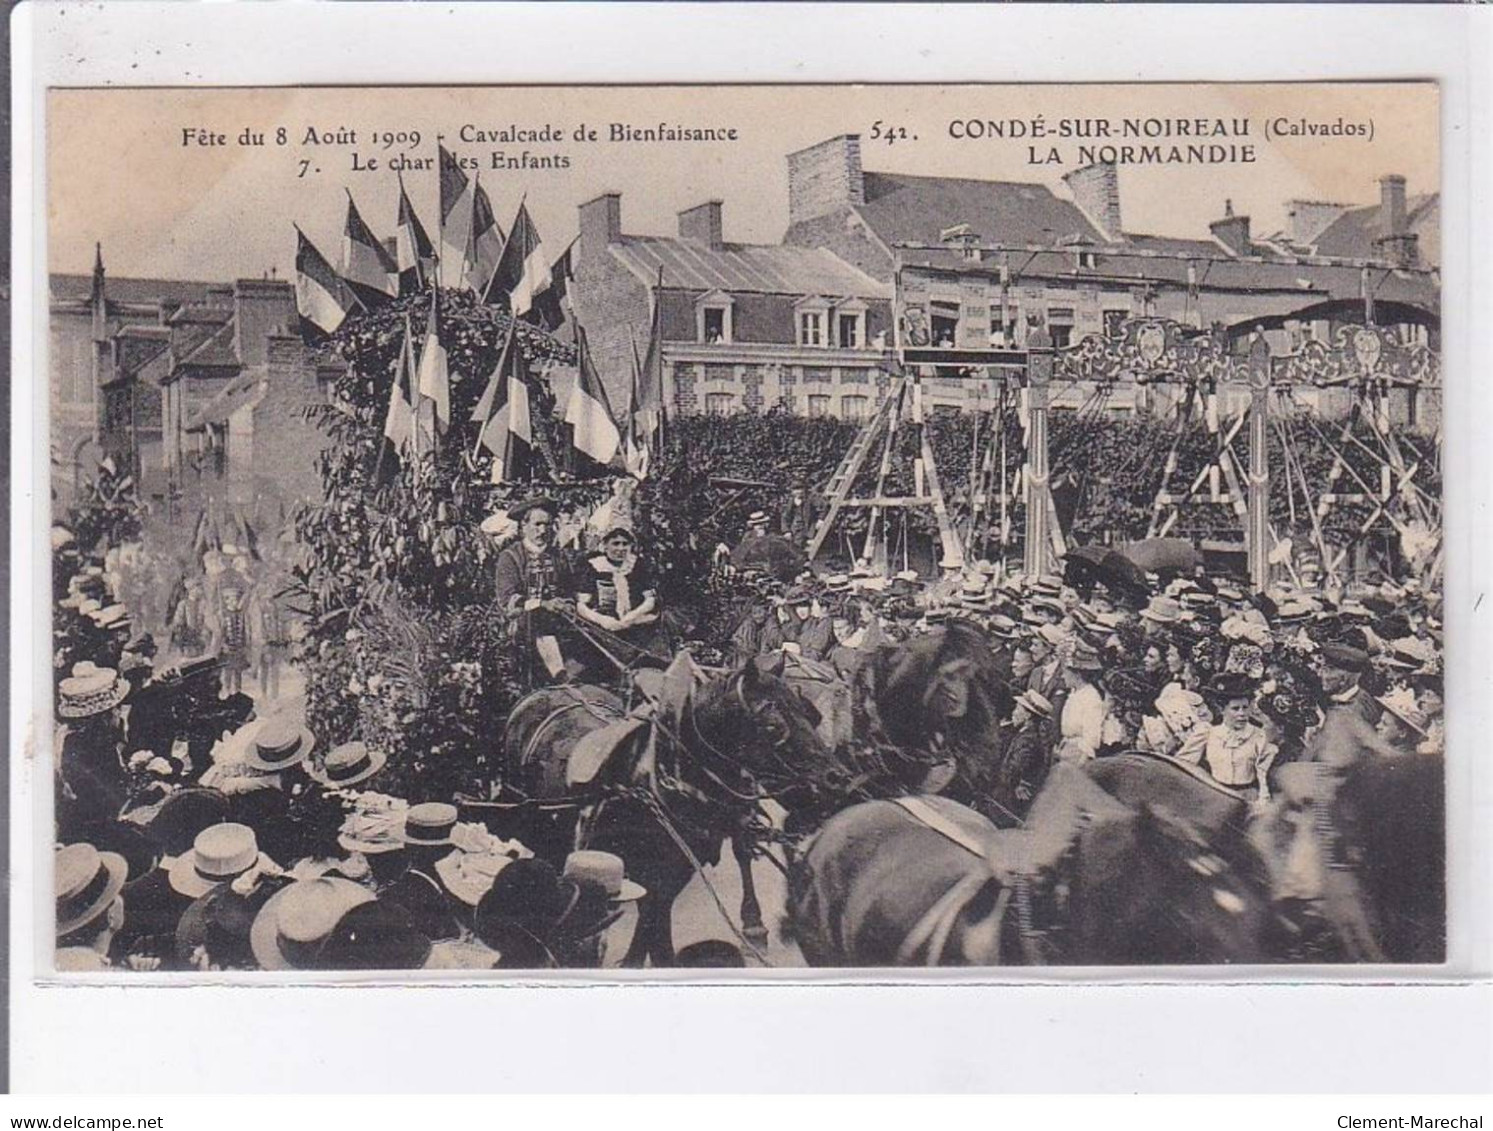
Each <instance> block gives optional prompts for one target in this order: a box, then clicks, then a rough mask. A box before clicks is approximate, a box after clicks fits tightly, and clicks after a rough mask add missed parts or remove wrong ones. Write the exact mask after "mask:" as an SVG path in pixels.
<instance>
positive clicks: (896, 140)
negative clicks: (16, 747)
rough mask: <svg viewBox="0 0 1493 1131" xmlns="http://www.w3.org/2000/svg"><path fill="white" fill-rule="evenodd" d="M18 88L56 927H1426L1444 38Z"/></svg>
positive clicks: (529, 959) (244, 953) (137, 938)
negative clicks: (30, 211) (1410, 52)
mask: <svg viewBox="0 0 1493 1131" xmlns="http://www.w3.org/2000/svg"><path fill="white" fill-rule="evenodd" d="M46 113H47V117H48V122H47V134H46V144H45V150H44V159H45V166H46V189H45V196H44V204H45V210H46V235H45V244H46V254H47V258H48V267H47V277H48V281H49V289H48V292H47V294H46V295H45V299H46V302H47V304H48V308H47V315H46V317H47V328H48V339H47V342H46V348H45V351H41V350H38V352H37V365H38V372H37V373H36V375H35V379H36V381H37V382H38V383H39V384H40V383H41V382H43V381H44V382H45V383H46V387H47V389H48V392H49V397H50V408H49V417H50V432H49V437H48V439H49V442H50V452H51V464H50V476H49V479H50V483H49V487H50V499H51V528H50V539H51V542H50V552H51V566H52V571H51V577H50V586H51V590H50V593H49V594H44V593H42V592H37V593H35V594H34V598H35V600H36V601H37V602H38V603H39V604H49V605H50V609H51V626H52V642H51V650H52V664H53V668H52V673H51V678H52V683H53V685H54V689H55V690H54V696H53V700H54V704H55V717H54V718H53V719H52V720H50V723H51V725H50V730H49V731H47V730H46V727H45V725H44V724H41V723H39V724H38V727H39V731H38V742H39V748H38V753H37V755H36V766H37V769H36V770H35V771H34V772H35V773H36V778H37V781H39V782H41V781H45V783H46V786H45V787H44V788H46V789H47V790H48V791H49V792H50V820H49V821H48V822H47V824H46V826H45V827H42V828H38V829H37V831H36V842H37V844H38V845H39V846H43V847H44V851H43V848H41V847H39V848H38V855H37V861H38V864H39V866H50V867H51V869H52V872H51V883H50V888H51V889H52V890H51V891H50V892H49V893H48V895H47V897H48V898H52V899H55V904H54V912H53V914H54V922H53V923H52V924H51V926H46V925H45V924H44V925H43V928H42V932H41V933H42V934H43V935H45V936H47V940H48V944H49V945H50V947H51V950H50V953H47V954H45V955H43V956H39V958H38V961H37V968H38V970H40V971H49V973H47V974H46V975H45V976H47V977H55V978H58V979H66V978H68V977H70V976H75V975H80V974H89V975H94V976H99V975H105V976H108V977H109V978H111V979H114V980H117V981H118V982H119V983H128V982H129V981H131V980H132V979H133V980H136V981H142V980H149V979H159V978H167V979H180V980H183V981H186V982H197V981H212V980H220V979H224V978H233V977H238V978H241V979H248V980H250V981H253V980H255V979H260V980H263V981H264V982H265V983H270V982H273V981H276V980H281V979H284V978H286V977H287V976H290V975H302V974H323V973H336V972H348V971H353V972H358V973H361V974H365V975H370V976H378V977H380V978H388V979H391V980H400V979H407V978H410V977H411V976H413V975H414V974H415V973H417V972H421V973H423V972H427V971H444V972H448V973H447V976H448V977H454V976H456V975H451V974H450V973H449V972H452V971H457V972H460V975H459V976H461V977H463V978H471V979H478V980H484V981H486V980H491V981H493V982H501V981H503V980H504V979H517V978H533V977H535V976H536V974H537V975H541V976H542V975H546V974H553V973H555V972H559V971H575V970H581V971H591V972H593V973H594V974H596V975H598V976H603V977H604V976H619V977H620V976H622V975H623V973H624V972H628V971H631V972H632V976H633V977H638V976H641V977H643V978H645V979H646V978H647V977H648V975H649V972H658V976H659V977H660V978H662V977H663V972H664V971H675V970H680V969H683V970H686V971H695V972H696V973H698V974H700V975H701V976H706V975H709V976H717V977H719V976H730V977H742V978H750V977H753V976H755V975H756V973H757V972H760V971H768V970H770V971H788V972H789V975H788V976H792V972H793V971H800V972H801V974H802V976H808V975H809V974H810V973H812V972H813V971H823V970H831V971H872V972H882V973H885V972H886V971H888V970H904V971H905V970H910V969H912V968H928V967H960V968H966V969H968V970H975V971H987V972H988V971H991V970H1000V969H1003V968H1030V967H1044V968H1075V967H1082V968H1115V969H1119V970H1121V971H1124V972H1129V973H1130V974H1132V975H1133V974H1137V973H1144V972H1145V970H1146V969H1148V968H1161V967H1188V968H1198V969H1199V970H1201V971H1203V972H1205V973H1206V972H1209V971H1220V970H1228V969H1238V968H1246V967H1248V968H1256V967H1266V968H1269V969H1270V970H1272V971H1274V972H1276V973H1278V974H1279V975H1280V976H1281V977H1288V976H1289V975H1290V972H1291V970H1292V969H1295V968H1302V967H1306V966H1311V967H1314V968H1315V967H1329V968H1334V969H1336V968H1342V969H1344V970H1348V969H1354V968H1360V967H1364V966H1385V965H1395V966H1401V965H1418V966H1426V967H1435V966H1438V965H1440V964H1442V963H1444V962H1446V960H1447V949H1448V934H1449V930H1452V929H1454V926H1455V925H1452V926H1451V927H1449V924H1448V915H1447V895H1446V884H1447V850H1448V844H1447V839H1448V838H1447V819H1446V792H1447V787H1446V778H1447V775H1446V753H1447V752H1446V750H1445V749H1444V747H1445V742H1444V711H1445V706H1446V705H1445V703H1444V691H1443V656H1444V636H1443V633H1444V630H1445V627H1446V626H1445V623H1444V621H1445V619H1446V614H1445V611H1444V606H1443V583H1444V572H1445V553H1444V546H1443V533H1442V513H1443V512H1442V507H1443V499H1442V426H1443V418H1442V364H1441V356H1442V325H1441V149H1440V131H1439V116H1440V92H1439V89H1438V86H1437V84H1436V83H1434V82H1428V81H1427V82H1338V83H1322V84H1313V83H1268V84H1263V83H1262V84H1193V85H1181V84H1164V83H1136V84H1128V85H1126V84H1113V85H1101V84H1071V85H1062V84H1046V85H1044V84H1027V85H1008V86H996V85H916V84H914V85H880V86H878V85H874V84H848V83H845V84H828V85H803V86H790V85H735V86H733V85H716V86H698V87H690V86H579V85H577V86H510V87H496V86H494V87H476V86H464V87H438V86H411V87H380V86H368V87H304V88H295V87H290V88H270V87H254V88H251V87H239V88H232V87H222V88H190V89H188V88H170V87H158V88H143V87H142V88H102V87H101V88H93V89H53V90H51V91H49V92H48V95H47V99H46ZM18 376H22V375H21V374H18ZM1459 376H1465V375H1459ZM39 489H40V487H38V490H39ZM43 736H44V737H43ZM1451 753H1452V757H1453V758H1454V759H1456V758H1459V757H1463V756H1464V753H1463V752H1462V751H1460V750H1457V749H1454V750H1453V751H1452V752H1451ZM43 765H45V767H46V771H47V772H46V773H45V774H43V773H42V772H41V767H42V766H43ZM37 883H38V884H39V885H40V886H41V887H43V888H46V887H48V886H49V885H48V884H47V883H46V877H45V876H44V875H41V874H40V873H39V874H38V879H37ZM41 915H42V913H41V912H38V916H39V917H40V916H41ZM639 971H641V972H642V974H641V975H639V974H638V973H637V972H639ZM609 972H610V974H609Z"/></svg>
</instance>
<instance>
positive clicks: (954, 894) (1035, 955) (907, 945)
mask: <svg viewBox="0 0 1493 1131" xmlns="http://www.w3.org/2000/svg"><path fill="white" fill-rule="evenodd" d="M891 802H892V804H894V805H896V806H897V807H898V808H899V809H901V810H902V811H903V812H904V813H906V814H907V815H908V816H909V817H911V818H912V819H913V820H914V821H916V822H918V823H919V824H920V825H922V826H924V827H925V828H928V829H931V830H933V831H934V832H936V833H938V834H939V835H940V836H943V837H944V838H945V839H947V840H950V841H952V842H953V843H954V844H957V845H958V846H959V847H960V848H962V849H964V850H965V851H966V852H968V853H969V854H970V855H971V856H974V857H976V858H977V859H978V860H980V862H981V863H982V864H984V865H985V866H986V867H987V868H988V869H989V871H988V872H984V871H976V872H972V873H970V874H969V875H967V876H965V877H963V878H962V879H960V880H959V881H958V882H956V883H955V884H954V885H953V886H952V887H950V888H949V890H948V891H946V892H944V894H943V895H941V896H940V897H939V898H938V899H937V900H936V901H935V902H934V904H933V906H932V907H930V908H929V909H928V910H927V911H925V912H924V913H923V915H922V916H921V918H919V919H918V921H917V922H916V923H915V924H913V928H912V930H911V931H909V932H908V934H907V937H906V938H905V939H903V940H902V945H901V946H899V947H898V948H897V962H898V964H901V965H907V964H910V963H911V961H912V959H913V956H914V955H916V954H917V953H918V951H919V950H921V949H922V948H923V947H924V945H925V944H926V946H927V958H926V960H925V963H924V964H925V965H927V966H939V965H942V961H941V960H942V958H943V955H944V951H945V950H946V949H947V947H948V943H949V939H950V938H951V937H952V935H953V932H954V927H955V925H956V924H957V923H958V921H959V916H960V915H961V914H962V913H963V912H964V910H965V908H966V907H968V906H969V904H970V903H971V901H973V900H974V898H975V897H976V896H977V895H978V894H979V893H980V891H981V890H983V888H984V887H985V884H986V883H987V882H988V881H989V880H990V879H991V878H992V876H994V877H995V878H996V879H997V880H999V881H1000V884H1001V888H1000V892H999V894H998V895H997V896H996V902H995V912H994V914H995V933H996V940H997V945H996V948H995V956H994V962H993V965H1000V955H1001V946H1000V939H1001V937H1002V934H1003V932H1004V930H1005V922H1006V912H1007V911H1008V910H1009V908H1010V904H1011V901H1012V898H1013V896H1014V898H1015V901H1016V917H1017V928H1018V938H1019V940H1020V942H1021V946H1022V950H1023V952H1024V954H1025V956H1026V959H1027V961H1028V962H1029V963H1031V964H1033V965H1040V964H1042V963H1043V962H1044V961H1045V960H1046V957H1047V956H1046V955H1045V954H1044V953H1043V951H1042V948H1041V935H1042V933H1043V932H1041V931H1039V930H1038V929H1037V928H1036V926H1035V923H1034V918H1035V916H1034V914H1033V910H1032V891H1031V876H1030V874H1029V873H1028V872H1027V871H1026V870H1025V869H1022V868H1016V867H1003V866H1002V865H1001V864H1000V863H999V862H998V861H996V860H993V859H992V858H991V852H990V848H989V846H986V845H982V844H980V843H979V842H978V841H976V840H975V839H974V838H973V837H971V836H970V835H969V834H968V833H966V832H965V831H964V830H963V829H961V828H960V827H959V826H958V825H956V824H955V823H954V822H953V821H950V820H949V819H948V818H947V817H945V816H944V815H943V814H942V813H940V812H939V811H938V810H937V809H935V808H934V807H933V806H932V805H930V804H928V802H926V801H925V800H923V799H922V798H920V797H894V798H891Z"/></svg>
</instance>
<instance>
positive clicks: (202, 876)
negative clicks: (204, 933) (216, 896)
mask: <svg viewBox="0 0 1493 1131" xmlns="http://www.w3.org/2000/svg"><path fill="white" fill-rule="evenodd" d="M263 859H265V858H264V857H262V856H261V854H260V851H259V842H258V840H257V839H256V838H255V836H254V830H253V829H251V828H250V827H249V826H248V825H240V824H237V823H235V822H232V821H226V822H224V823H223V824H220V825H212V826H210V827H209V828H205V829H203V830H202V831H201V832H200V833H198V834H197V839H196V840H194V841H193V842H192V851H191V852H184V853H182V854H181V855H180V856H178V857H177V858H176V859H175V860H174V861H172V863H171V868H170V870H169V871H168V872H167V878H168V879H169V880H170V882H171V889H172V890H173V891H175V892H178V893H179V894H181V895H184V896H187V897H188V898H189V899H201V898H202V897H203V896H204V895H206V894H207V893H208V892H210V891H212V890H213V889H214V888H216V887H219V886H221V885H222V884H228V883H232V882H233V881H234V880H236V879H238V878H239V877H240V876H242V875H243V874H244V873H245V872H247V871H249V870H251V869H252V868H254V867H256V866H258V865H259V864H260V862H261V860H263Z"/></svg>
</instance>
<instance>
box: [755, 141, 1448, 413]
mask: <svg viewBox="0 0 1493 1131" xmlns="http://www.w3.org/2000/svg"><path fill="white" fill-rule="evenodd" d="M787 160H788V196H789V224H788V229H787V232H786V234H785V236H784V242H785V243H786V244H788V245H790V246H797V247H805V248H818V249H824V250H829V251H832V252H834V253H835V254H836V255H838V256H840V257H841V258H843V259H845V260H846V261H847V262H850V263H853V264H854V265H855V266H856V267H857V268H859V269H860V270H862V271H864V272H865V273H866V274H868V275H870V276H871V277H873V278H875V279H877V280H879V281H883V282H887V283H889V284H891V285H892V286H893V288H894V295H895V305H896V310H897V317H898V330H899V335H900V343H899V344H900V345H902V346H904V347H905V346H914V347H919V348H923V347H929V348H933V349H938V348H947V349H950V350H963V351H969V350H985V349H1012V350H1020V349H1022V348H1024V346H1025V344H1026V337H1027V334H1028V332H1029V331H1030V330H1031V329H1033V328H1034V327H1037V326H1041V327H1044V328H1045V329H1046V331H1047V333H1048V335H1049V336H1050V338H1051V340H1052V343H1053V345H1054V346H1056V347H1058V348H1060V349H1062V348H1066V347H1069V346H1074V345H1077V344H1078V343H1080V342H1081V341H1083V339H1085V338H1088V337H1097V338H1113V337H1115V336H1116V335H1118V334H1120V333H1121V331H1122V327H1123V326H1124V324H1125V323H1126V322H1127V321H1128V320H1133V319H1137V318H1156V319H1162V320H1166V321H1171V322H1176V323H1179V324H1181V325H1183V326H1186V327H1192V328H1194V329H1196V330H1198V331H1203V330H1219V329H1221V330H1223V331H1225V332H1227V333H1228V334H1229V336H1230V338H1231V339H1232V340H1234V341H1236V342H1241V343H1242V342H1243V340H1244V339H1245V338H1247V336H1248V335H1250V334H1252V333H1253V332H1254V331H1255V330H1256V329H1257V328H1261V329H1263V330H1264V331H1265V333H1266V335H1267V337H1268V339H1269V340H1270V345H1271V349H1272V352H1273V353H1275V354H1276V355H1278V356H1279V355H1283V354H1286V353H1292V352H1296V351H1297V350H1299V349H1300V348H1302V346H1303V345H1304V344H1305V343H1306V342H1307V341H1311V340H1314V339H1315V340H1319V341H1324V342H1326V341H1332V340H1334V338H1335V336H1336V333H1337V331H1338V330H1339V329H1340V328H1341V327H1342V326H1344V325H1350V324H1356V323H1362V322H1363V321H1364V318H1365V313H1366V311H1369V310H1372V311H1373V312H1374V315H1373V316H1374V321H1376V322H1377V323H1378V324H1380V325H1388V326H1391V327H1393V328H1394V329H1395V332H1396V333H1397V334H1399V335H1400V336H1401V338H1402V340H1404V341H1405V342H1407V343H1420V344H1424V345H1428V346H1432V347H1435V346H1436V345H1437V344H1438V343H1437V337H1438V327H1439V317H1438V316H1439V309H1440V293H1439V287H1440V280H1439V274H1438V272H1437V270H1436V268H1435V265H1434V261H1433V262H1429V263H1428V262H1427V261H1426V260H1425V259H1424V258H1423V256H1422V252H1421V250H1420V243H1421V240H1422V238H1423V237H1424V238H1426V239H1427V242H1428V243H1429V244H1431V245H1432V250H1433V251H1434V250H1435V248H1436V247H1437V246H1439V245H1437V244H1436V243H1435V240H1436V237H1435V235H1434V226H1435V218H1436V216H1437V214H1438V213H1439V203H1438V201H1437V199H1436V198H1435V197H1418V198H1414V199H1413V200H1410V201H1407V198H1406V195H1405V189H1406V184H1405V180H1404V178H1403V177H1400V176H1386V177H1384V178H1383V179H1382V180H1381V182H1380V186H1379V187H1380V194H1381V199H1380V202H1379V204H1378V205H1376V206H1371V207H1367V208H1348V207H1346V206H1341V205H1324V204H1316V205H1310V206H1308V205H1306V204H1305V203H1304V202H1293V208H1294V209H1295V210H1294V211H1293V212H1292V213H1291V215H1292V222H1293V226H1294V227H1295V233H1294V235H1292V234H1289V233H1288V234H1278V235H1275V236H1271V237H1268V238H1266V239H1258V238H1256V237H1255V236H1254V235H1253V233H1252V231H1251V222H1250V218H1249V217H1248V216H1244V215H1238V214H1236V213H1235V211H1234V208H1233V206H1232V203H1231V202H1230V201H1227V200H1225V201H1223V202H1221V203H1222V209H1221V211H1222V215H1221V216H1220V218H1219V219H1218V220H1216V221H1214V222H1213V223H1211V224H1210V225H1209V231H1208V234H1207V236H1206V237H1200V238H1177V237H1167V236H1155V235H1148V234H1143V233H1136V232H1131V231H1128V230H1127V229H1126V227H1125V224H1124V218H1123V212H1122V207H1121V199H1120V191H1119V179H1118V171H1117V169H1116V168H1115V167H1114V166H1113V165H1090V166H1087V167H1084V168H1082V169H1078V170H1075V171H1074V172H1072V173H1070V174H1069V175H1068V176H1067V177H1066V178H1065V183H1066V185H1067V188H1068V189H1069V192H1070V194H1071V197H1072V199H1071V200H1065V199H1063V198H1061V197H1059V196H1058V195H1057V194H1056V193H1054V192H1053V191H1052V190H1051V189H1050V188H1048V187H1047V186H1045V185H1041V184H1023V183H1018V182H1002V181H980V180H966V179H958V178H947V177H920V176H908V175H903V174H886V173H877V172H868V171H866V170H864V169H863V168H862V165H861V151H860V139H859V138H858V137H856V136H855V135H843V136H840V137H836V138H830V139H828V140H826V141H823V142H820V143H819V144H817V145H814V146H811V147H809V148H807V149H804V150H801V151H799V152H796V153H792V154H790V155H789V156H788V159H787ZM1308 237H1309V238H1308ZM1240 348H1241V350H1242V348H1243V346H1242V345H1241V346H1240ZM932 372H933V374H934V375H933V376H932V377H931V379H930V380H929V382H928V384H929V391H930V394H931V396H932V397H933V399H934V402H935V403H945V404H965V405H970V406H976V405H988V404H989V403H991V400H992V397H993V396H994V395H995V394H994V383H993V381H991V380H987V379H982V378H981V377H980V376H979V375H978V373H972V371H971V370H970V369H969V368H968V367H965V366H961V367H957V368H956V367H934V368H933V370H932ZM991 372H992V374H993V373H994V372H996V371H991ZM1091 391H1092V390H1090V389H1088V388H1085V387H1080V386H1070V387H1067V388H1064V389H1060V390H1057V391H1056V395H1055V402H1054V403H1055V407H1057V408H1058V409H1062V408H1065V407H1074V406H1076V405H1077V404H1080V403H1083V402H1085V401H1086V400H1087V399H1088V397H1089V395H1090V393H1091ZM1229 396H1230V397H1231V399H1235V400H1243V399H1247V394H1246V393H1244V392H1243V391H1242V390H1238V391H1230V392H1229ZM1165 399H1166V394H1165V390H1154V389H1145V388H1137V387H1136V386H1134V385H1133V384H1132V385H1128V386H1127V385H1122V386H1121V387H1119V388H1117V389H1116V390H1114V393H1113V395H1112V396H1111V398H1110V402H1109V407H1110V408H1112V409H1114V410H1118V411H1134V410H1137V409H1139V410H1155V409H1158V408H1160V407H1162V405H1163V403H1164V401H1165ZM1301 399H1302V401H1303V403H1304V404H1307V405H1309V406H1310V407H1312V408H1314V409H1317V410H1319V411H1322V412H1324V413H1326V414H1329V415H1335V414H1337V413H1339V412H1341V411H1343V410H1345V409H1346V407H1347V405H1348V403H1349V397H1348V394H1346V393H1338V392H1319V391H1317V390H1303V391H1302V394H1301ZM1400 400H1401V401H1402V402H1403V403H1402V404H1401V408H1400V415H1401V416H1402V417H1405V418H1413V417H1416V416H1417V415H1428V414H1418V413H1417V412H1416V410H1415V407H1414V406H1412V405H1411V404H1410V403H1409V401H1410V397H1409V394H1405V395H1404V396H1402V397H1401V398H1400Z"/></svg>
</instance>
